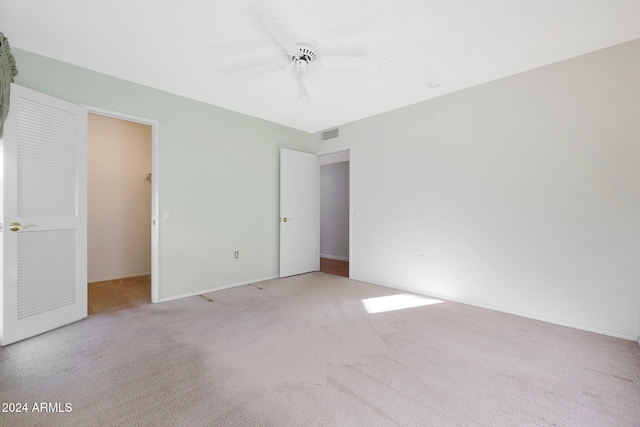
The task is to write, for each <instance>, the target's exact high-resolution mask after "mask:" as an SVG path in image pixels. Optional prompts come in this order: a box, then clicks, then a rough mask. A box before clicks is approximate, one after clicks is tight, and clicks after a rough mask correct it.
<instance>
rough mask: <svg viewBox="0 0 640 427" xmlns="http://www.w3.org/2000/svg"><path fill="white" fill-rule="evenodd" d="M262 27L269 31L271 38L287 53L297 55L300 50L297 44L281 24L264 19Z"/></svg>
mask: <svg viewBox="0 0 640 427" xmlns="http://www.w3.org/2000/svg"><path fill="white" fill-rule="evenodd" d="M262 25H264V27H265V28H266V29H267V31H269V34H271V37H273V38H274V39H276V41H277V42H278V43H279V44H280V46H282V47H283V49H284V50H286V51H287V52H289V53H298V52H299V51H300V48H299V47H298V44H297V43H296V42H295V40H293V37H291V34H289V32H288V31H287V29H286V28H285V27H284V25H282V22H278V21H274V20H272V19H265V20H263V21H262Z"/></svg>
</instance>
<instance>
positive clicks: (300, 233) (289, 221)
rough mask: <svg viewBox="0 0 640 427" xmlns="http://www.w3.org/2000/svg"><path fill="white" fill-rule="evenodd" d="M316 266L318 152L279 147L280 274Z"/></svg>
mask: <svg viewBox="0 0 640 427" xmlns="http://www.w3.org/2000/svg"><path fill="white" fill-rule="evenodd" d="M319 269H320V165H319V162H318V156H317V155H315V154H309V153H303V152H301V151H294V150H289V149H286V148H281V149H280V277H288V276H293V275H295V274H302V273H308V272H310V271H318V270H319Z"/></svg>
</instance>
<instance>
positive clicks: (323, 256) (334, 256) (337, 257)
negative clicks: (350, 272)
mask: <svg viewBox="0 0 640 427" xmlns="http://www.w3.org/2000/svg"><path fill="white" fill-rule="evenodd" d="M320 258H328V259H335V260H338V261H347V262H349V257H343V256H338V255H328V254H320Z"/></svg>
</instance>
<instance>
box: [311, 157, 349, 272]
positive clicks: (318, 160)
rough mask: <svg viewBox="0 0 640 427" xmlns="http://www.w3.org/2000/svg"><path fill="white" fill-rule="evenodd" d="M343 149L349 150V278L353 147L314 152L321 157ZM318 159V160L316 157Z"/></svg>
mask: <svg viewBox="0 0 640 427" xmlns="http://www.w3.org/2000/svg"><path fill="white" fill-rule="evenodd" d="M344 151H348V152H349V182H348V186H349V278H350V279H351V272H352V271H353V269H352V268H351V265H352V264H351V263H352V261H353V232H352V230H353V226H352V223H353V220H354V219H356V218H355V217H354V215H353V214H352V212H351V207H352V206H353V203H352V197H353V191H352V190H353V188H352V187H351V176H352V175H353V168H352V166H353V163H352V160H353V149H352V147H351V146H350V145H347V146H344V147H339V148H333V149H330V150H324V151H319V152H317V153H316V154H317V155H318V157H322V156H326V155H329V154H336V153H342V152H344ZM318 161H320V160H319V159H318Z"/></svg>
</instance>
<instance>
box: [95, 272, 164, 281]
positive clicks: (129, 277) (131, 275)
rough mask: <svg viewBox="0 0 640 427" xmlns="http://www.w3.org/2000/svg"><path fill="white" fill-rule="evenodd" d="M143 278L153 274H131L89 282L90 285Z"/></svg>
mask: <svg viewBox="0 0 640 427" xmlns="http://www.w3.org/2000/svg"><path fill="white" fill-rule="evenodd" d="M142 276H151V272H150V271H149V272H148V273H138V274H130V275H128V276H118V277H109V278H106V279H91V280H89V281H88V283H98V282H108V281H110V280H120V279H131V278H132V277H142Z"/></svg>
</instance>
